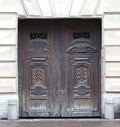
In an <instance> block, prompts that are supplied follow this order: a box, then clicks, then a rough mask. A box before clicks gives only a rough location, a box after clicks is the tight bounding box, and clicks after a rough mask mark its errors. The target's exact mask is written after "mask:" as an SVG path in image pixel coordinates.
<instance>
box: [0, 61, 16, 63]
mask: <svg viewBox="0 0 120 127" xmlns="http://www.w3.org/2000/svg"><path fill="white" fill-rule="evenodd" d="M16 61H17V60H0V63H14V62H16Z"/></svg>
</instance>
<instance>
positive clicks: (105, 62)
mask: <svg viewBox="0 0 120 127" xmlns="http://www.w3.org/2000/svg"><path fill="white" fill-rule="evenodd" d="M105 63H120V61H105Z"/></svg>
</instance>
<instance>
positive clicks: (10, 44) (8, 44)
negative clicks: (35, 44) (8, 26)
mask: <svg viewBox="0 0 120 127" xmlns="http://www.w3.org/2000/svg"><path fill="white" fill-rule="evenodd" d="M0 46H17V44H0Z"/></svg>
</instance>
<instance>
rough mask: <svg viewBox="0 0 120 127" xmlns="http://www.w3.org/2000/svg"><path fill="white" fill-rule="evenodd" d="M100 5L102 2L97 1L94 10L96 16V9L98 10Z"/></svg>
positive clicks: (100, 0)
mask: <svg viewBox="0 0 120 127" xmlns="http://www.w3.org/2000/svg"><path fill="white" fill-rule="evenodd" d="M101 3H102V0H98V2H97V4H96V7H95V10H94V15H96V14H97V11H98V9H99V8H100V5H101Z"/></svg>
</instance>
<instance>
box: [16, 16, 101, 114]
mask: <svg viewBox="0 0 120 127" xmlns="http://www.w3.org/2000/svg"><path fill="white" fill-rule="evenodd" d="M74 19H77V18H74ZM29 20H31V19H29ZM39 20H42V19H39ZM44 20H48V19H44ZM49 20H56V19H49ZM57 20H59V19H57ZM60 20H62V19H60ZM63 20H65V19H63ZM70 20H72V19H71V18H70ZM77 20H78V19H77ZM80 20H81V19H80ZM85 20H87V19H85ZM91 20H94V19H91ZM99 20H100V19H99ZM18 24H19V23H18ZM19 27H22V25H20V24H19ZM20 32H22V28H20V29H19V33H18V84H19V86H18V92H19V111H20V112H21V108H20V106H21V90H22V85H21V84H22V79H21V78H20V77H21V74H20V72H21V63H22V62H21V55H20V53H21V52H22V47H21V44H20V42H21V41H22V39H21V37H20ZM100 33H101V35H102V32H101V30H100ZM101 35H100V36H101ZM100 44H101V40H100ZM101 45H102V44H101ZM100 48H101V46H100ZM100 50H101V49H100ZM100 59H101V51H100ZM101 68H102V66H101V64H100V67H99V69H100V70H99V87H100V88H99V103H100V105H99V106H100V107H102V104H101V95H102V93H101V81H102V80H101ZM100 109H101V108H100ZM100 112H101V111H100Z"/></svg>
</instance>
